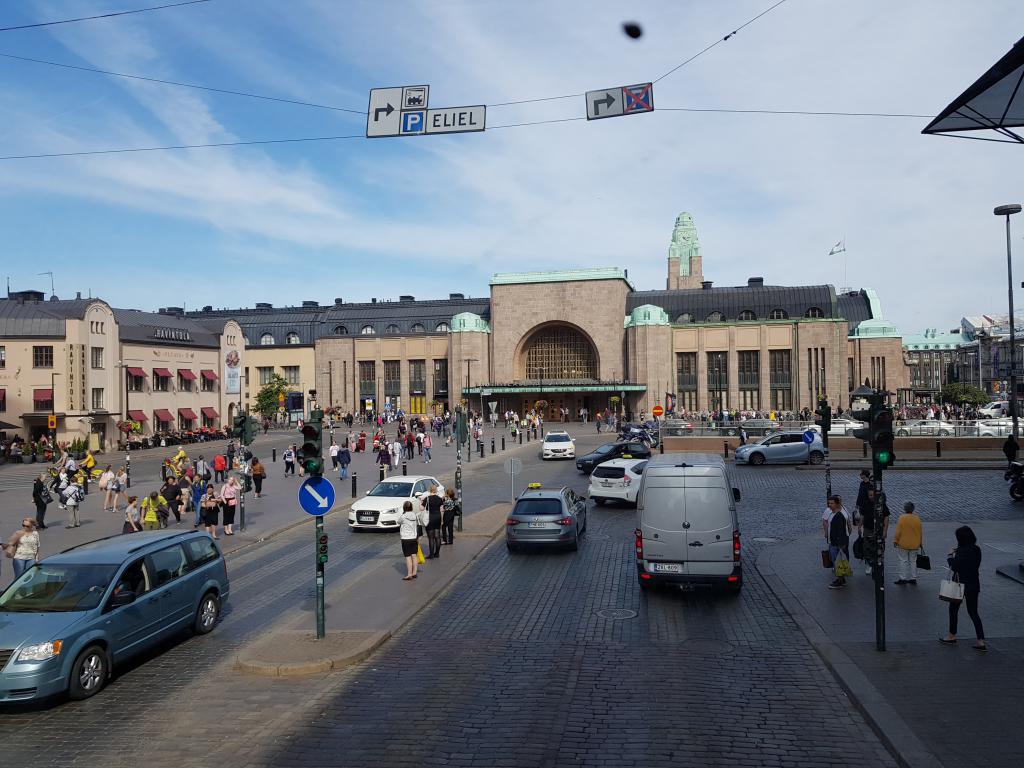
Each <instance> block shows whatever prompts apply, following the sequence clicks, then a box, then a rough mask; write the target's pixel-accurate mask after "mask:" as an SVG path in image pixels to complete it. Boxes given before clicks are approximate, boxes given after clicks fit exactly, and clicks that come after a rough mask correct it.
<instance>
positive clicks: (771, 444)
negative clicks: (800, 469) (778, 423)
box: [735, 430, 825, 466]
mask: <svg viewBox="0 0 1024 768" xmlns="http://www.w3.org/2000/svg"><path fill="white" fill-rule="evenodd" d="M735 456H736V463H737V464H753V465H755V466H759V465H761V464H806V463H807V462H808V461H810V463H811V464H821V462H822V461H824V460H825V446H824V444H823V443H822V442H821V435H819V434H817V433H815V434H814V440H813V441H812V442H811V443H809V444H808V443H805V442H804V432H803V431H801V430H787V431H785V432H776V433H775V434H774V435H769V436H768V437H764V438H761V439H760V440H758V441H757V442H755V443H748V444H747V445H741V446H740V447H739V448H737V449H736V453H735Z"/></svg>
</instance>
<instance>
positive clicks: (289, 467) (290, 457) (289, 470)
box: [281, 445, 295, 477]
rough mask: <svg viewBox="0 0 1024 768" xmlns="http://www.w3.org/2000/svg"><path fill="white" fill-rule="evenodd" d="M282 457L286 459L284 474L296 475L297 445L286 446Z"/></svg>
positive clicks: (286, 475)
mask: <svg viewBox="0 0 1024 768" xmlns="http://www.w3.org/2000/svg"><path fill="white" fill-rule="evenodd" d="M281 458H282V459H284V476H285V477H288V475H291V476H292V477H295V446H294V445H289V446H288V447H287V448H285V449H284V453H282V454H281Z"/></svg>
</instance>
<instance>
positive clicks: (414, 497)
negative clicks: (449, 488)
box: [348, 475, 444, 531]
mask: <svg viewBox="0 0 1024 768" xmlns="http://www.w3.org/2000/svg"><path fill="white" fill-rule="evenodd" d="M431 485H436V486H437V495H438V496H443V495H444V486H443V485H441V483H439V482H438V481H437V478H435V477H431V476H429V475H409V476H407V477H406V476H397V477H389V478H388V479H387V480H382V481H381V482H379V483H377V484H376V485H375V486H373V488H371V489H370V490H369V491H367V493H366V495H365V496H364V497H363V498H361V499H359V501H357V502H355V503H354V504H353V505H352V508H351V509H350V510H349V513H348V527H349V528H352V529H353V530H368V529H371V528H373V529H377V530H388V531H393V530H396V529H397V528H398V515H399V513H401V511H402V505H403V504H404V503H405V502H406V501H411V502H412V503H413V509H419V503H420V501H419V500H420V497H421V496H426V495H427V494H428V493H429V492H430V486H431Z"/></svg>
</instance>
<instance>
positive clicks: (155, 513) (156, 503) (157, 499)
mask: <svg viewBox="0 0 1024 768" xmlns="http://www.w3.org/2000/svg"><path fill="white" fill-rule="evenodd" d="M161 507H163V508H164V509H167V499H165V498H164V497H163V496H161V495H160V494H159V493H157V492H156V491H152V492H150V494H149V496H147V497H146V498H144V499H143V500H142V530H144V531H159V530H160V508H161Z"/></svg>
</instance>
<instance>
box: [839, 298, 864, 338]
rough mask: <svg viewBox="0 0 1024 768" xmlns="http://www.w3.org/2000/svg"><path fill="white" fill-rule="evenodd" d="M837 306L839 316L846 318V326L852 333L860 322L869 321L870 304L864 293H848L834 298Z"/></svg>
mask: <svg viewBox="0 0 1024 768" xmlns="http://www.w3.org/2000/svg"><path fill="white" fill-rule="evenodd" d="M836 301H837V302H838V304H839V316H840V317H843V318H846V324H847V326H848V327H849V329H850V333H853V329H854V328H856V327H857V326H858V325H859V324H860V323H861V321H863V320H871V319H872V316H871V303H870V302H869V301H868V297H867V294H865V293H864V291H850V292H849V293H841V294H839V296H837V297H836Z"/></svg>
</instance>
